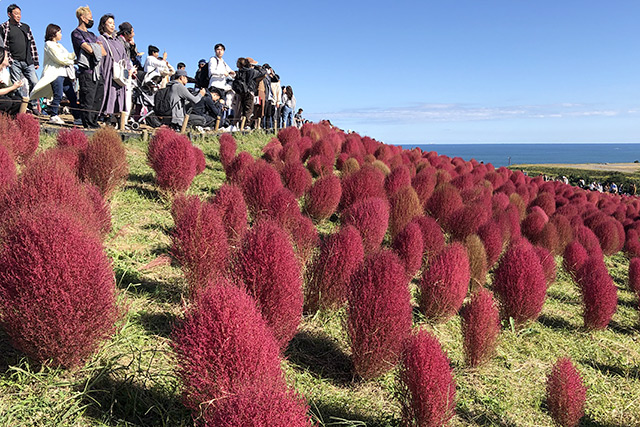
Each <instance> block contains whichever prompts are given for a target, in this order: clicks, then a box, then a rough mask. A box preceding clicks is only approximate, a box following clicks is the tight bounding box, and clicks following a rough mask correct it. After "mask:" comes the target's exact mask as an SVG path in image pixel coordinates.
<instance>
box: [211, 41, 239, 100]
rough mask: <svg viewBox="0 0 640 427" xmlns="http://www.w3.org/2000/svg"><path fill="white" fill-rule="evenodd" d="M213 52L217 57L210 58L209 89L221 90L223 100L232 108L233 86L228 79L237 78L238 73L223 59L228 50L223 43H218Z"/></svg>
mask: <svg viewBox="0 0 640 427" xmlns="http://www.w3.org/2000/svg"><path fill="white" fill-rule="evenodd" d="M213 50H214V51H215V53H216V54H215V55H214V56H212V57H211V58H209V85H208V87H209V88H211V87H214V88H216V89H220V91H221V92H222V98H223V99H224V101H225V104H226V105H227V107H229V108H231V106H232V104H233V95H234V94H233V91H232V90H231V85H230V84H229V83H228V82H227V78H229V77H235V76H236V73H235V72H234V71H233V70H232V69H231V67H229V66H228V65H227V63H226V62H225V61H224V59H222V57H223V56H224V52H225V50H226V48H225V47H224V45H223V44H222V43H218V44H216V45H215V46H214V48H213Z"/></svg>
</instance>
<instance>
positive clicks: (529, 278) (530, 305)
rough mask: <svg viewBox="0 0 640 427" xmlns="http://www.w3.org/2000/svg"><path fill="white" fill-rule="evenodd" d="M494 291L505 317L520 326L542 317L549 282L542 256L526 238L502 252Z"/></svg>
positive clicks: (495, 277) (494, 280) (495, 276)
mask: <svg viewBox="0 0 640 427" xmlns="http://www.w3.org/2000/svg"><path fill="white" fill-rule="evenodd" d="M493 286H494V292H495V293H496V294H497V295H498V298H499V299H500V303H501V304H502V314H503V317H505V318H509V317H511V318H513V320H514V321H515V323H516V324H517V325H520V324H523V323H524V322H526V321H528V320H533V319H536V318H537V317H538V315H539V314H540V311H541V310H542V305H543V304H544V300H545V298H546V295H547V284H546V280H545V277H544V271H543V269H542V265H541V263H540V259H539V258H538V255H537V254H536V253H535V251H534V250H533V247H532V246H531V244H529V243H528V242H526V241H525V240H521V241H519V242H517V243H514V244H512V245H511V247H509V249H507V251H506V252H505V253H504V255H502V258H501V259H500V262H499V263H498V266H497V267H496V269H495V273H494V278H493Z"/></svg>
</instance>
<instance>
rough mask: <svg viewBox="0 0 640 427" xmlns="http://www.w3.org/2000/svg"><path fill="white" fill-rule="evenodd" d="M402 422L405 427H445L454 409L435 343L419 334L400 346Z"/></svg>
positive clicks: (448, 374) (452, 387)
mask: <svg viewBox="0 0 640 427" xmlns="http://www.w3.org/2000/svg"><path fill="white" fill-rule="evenodd" d="M399 389H400V396H401V402H400V405H401V406H402V419H403V421H404V425H407V426H421V427H422V426H424V427H440V426H444V425H447V424H448V423H449V420H451V418H452V417H453V415H454V413H455V407H456V383H455V380H454V379H453V372H452V370H451V366H449V359H448V358H447V356H446V354H445V353H444V351H442V347H441V346H440V343H439V342H438V339H437V338H436V337H435V336H434V335H433V334H431V333H430V332H427V331H426V330H424V329H423V330H421V331H419V332H418V333H417V334H415V335H412V336H411V337H410V338H408V339H407V340H406V341H405V343H404V345H403V352H402V365H401V368H400V373H399Z"/></svg>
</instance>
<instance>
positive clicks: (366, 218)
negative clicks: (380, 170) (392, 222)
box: [342, 193, 389, 254]
mask: <svg viewBox="0 0 640 427" xmlns="http://www.w3.org/2000/svg"><path fill="white" fill-rule="evenodd" d="M343 194H344V193H343ZM342 223H343V224H344V225H353V226H354V227H355V228H356V229H357V230H358V231H359V232H360V235H362V244H363V246H364V252H365V253H366V254H369V253H372V252H375V251H376V250H378V249H379V248H380V244H381V243H382V240H383V239H384V235H385V234H386V232H387V227H388V225H389V204H388V203H387V201H386V200H383V199H380V198H377V197H372V198H369V199H365V200H362V201H359V202H357V203H355V204H354V205H353V206H351V207H350V208H349V210H347V211H346V212H345V213H344V214H343V215H342Z"/></svg>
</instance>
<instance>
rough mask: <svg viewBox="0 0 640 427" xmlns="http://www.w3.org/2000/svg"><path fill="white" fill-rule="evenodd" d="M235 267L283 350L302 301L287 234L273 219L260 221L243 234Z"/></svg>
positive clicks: (291, 332)
mask: <svg viewBox="0 0 640 427" xmlns="http://www.w3.org/2000/svg"><path fill="white" fill-rule="evenodd" d="M234 267H235V272H236V274H237V275H238V277H239V278H240V279H241V280H242V281H243V282H244V283H245V285H246V288H247V291H248V292H249V294H250V295H252V296H253V297H254V298H255V300H256V302H257V304H258V309H259V310H260V311H261V312H262V315H263V316H264V318H265V319H266V321H267V324H268V325H269V326H270V327H271V329H272V330H273V333H274V335H275V337H276V341H278V344H279V345H280V348H281V349H285V348H286V346H287V344H288V343H289V340H291V338H293V336H294V335H295V333H296V330H297V329H298V325H299V323H300V320H301V318H302V304H303V296H302V279H301V273H300V265H299V264H298V260H297V259H296V256H295V254H294V253H293V248H292V247H291V243H290V242H289V237H288V236H287V233H285V232H284V231H283V230H282V229H281V228H280V227H279V226H278V225H277V224H276V223H274V222H272V221H268V220H266V221H259V222H258V223H257V224H255V225H254V226H253V228H252V229H251V230H249V231H247V232H246V233H245V235H244V237H243V239H242V244H241V247H240V252H239V254H238V256H237V260H236V263H235V266H234Z"/></svg>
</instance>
